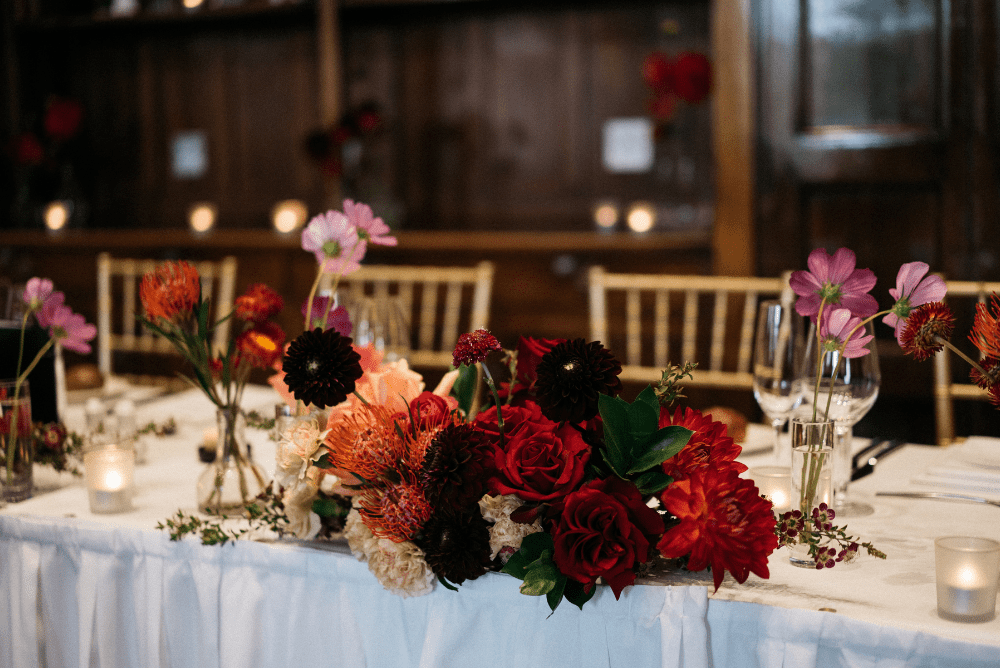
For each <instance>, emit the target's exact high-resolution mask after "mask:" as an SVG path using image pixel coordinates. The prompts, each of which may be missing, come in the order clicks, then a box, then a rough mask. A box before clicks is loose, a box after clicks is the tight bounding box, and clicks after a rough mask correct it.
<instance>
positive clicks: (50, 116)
mask: <svg viewBox="0 0 1000 668" xmlns="http://www.w3.org/2000/svg"><path fill="white" fill-rule="evenodd" d="M82 120H83V107H81V106H80V103H79V102H77V101H76V100H72V99H69V98H63V97H55V96H53V97H52V98H51V99H50V100H49V104H48V107H47V108H46V109H45V118H44V119H43V121H42V123H43V125H44V127H45V134H47V135H48V136H50V137H52V138H53V139H55V140H56V141H66V140H67V139H72V138H73V137H75V136H76V133H77V132H78V131H79V130H80V121H82Z"/></svg>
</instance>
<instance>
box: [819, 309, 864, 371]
mask: <svg viewBox="0 0 1000 668" xmlns="http://www.w3.org/2000/svg"><path fill="white" fill-rule="evenodd" d="M860 324H861V318H859V317H858V316H856V315H854V314H852V313H851V311H850V309H846V308H836V309H833V310H832V311H826V312H824V313H823V320H822V322H821V323H820V326H819V336H820V342H821V343H820V345H822V346H823V350H824V351H826V352H833V351H836V350H840V349H841V348H843V355H844V357H846V358H847V359H853V358H855V357H864V356H865V355H867V354H868V353H869V352H870V351H869V350H868V348H866V347H865V346H867V345H868V342H869V341H871V340H872V339H873V338H875V337H874V336H873V335H872V334H868V333H866V332H865V329H864V328H863V327H859V325H860ZM855 328H857V331H855ZM852 333H853V334H852Z"/></svg>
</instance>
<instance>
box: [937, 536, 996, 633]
mask: <svg viewBox="0 0 1000 668" xmlns="http://www.w3.org/2000/svg"><path fill="white" fill-rule="evenodd" d="M934 561H935V571H936V581H937V604H938V615H939V616H940V617H942V618H944V619H948V620H951V621H957V622H988V621H990V620H991V619H993V618H994V617H995V616H996V603H997V586H998V583H1000V542H997V541H995V540H991V539H989V538H975V537H972V536H944V537H942V538H938V539H936V540H935V541H934Z"/></svg>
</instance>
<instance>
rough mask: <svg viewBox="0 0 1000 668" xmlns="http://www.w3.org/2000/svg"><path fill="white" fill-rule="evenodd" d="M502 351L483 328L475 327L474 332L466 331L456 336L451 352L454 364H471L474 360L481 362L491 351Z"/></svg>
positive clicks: (495, 340)
mask: <svg viewBox="0 0 1000 668" xmlns="http://www.w3.org/2000/svg"><path fill="white" fill-rule="evenodd" d="M494 350H496V351H500V352H502V351H503V346H501V345H500V342H499V341H497V337H495V336H493V335H492V334H490V333H489V332H487V331H486V330H485V329H477V330H476V331H474V332H467V333H465V334H462V335H461V336H460V337H458V343H456V344H455V350H454V352H453V353H452V355H453V361H454V363H455V366H456V367H458V366H462V365H463V364H467V365H469V366H472V365H473V364H475V363H476V362H482V361H484V360H485V359H486V356H487V355H489V354H490V352H492V351H494Z"/></svg>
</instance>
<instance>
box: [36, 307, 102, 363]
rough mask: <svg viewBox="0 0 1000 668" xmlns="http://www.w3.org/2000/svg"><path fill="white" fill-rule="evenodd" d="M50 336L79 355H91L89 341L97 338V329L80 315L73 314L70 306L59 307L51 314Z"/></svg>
mask: <svg viewBox="0 0 1000 668" xmlns="http://www.w3.org/2000/svg"><path fill="white" fill-rule="evenodd" d="M51 316H52V317H51V321H50V322H49V325H48V327H49V336H51V337H52V338H53V339H55V340H56V341H57V342H59V343H61V344H62V345H63V347H64V348H69V349H70V350H75V351H76V352H78V353H84V354H86V353H89V352H90V344H89V343H88V341H90V340H92V339H93V338H94V337H95V336H97V328H96V327H94V326H93V325H91V324H90V323H88V322H87V321H86V320H84V318H83V316H82V315H80V314H79V313H73V310H72V309H70V307H68V306H58V307H57V308H55V309H54V310H53V312H52V314H51Z"/></svg>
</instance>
